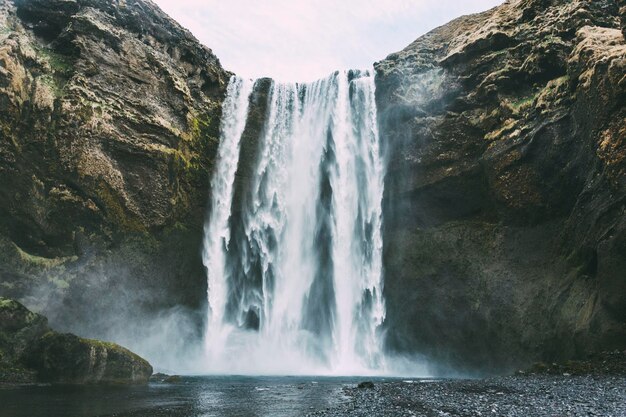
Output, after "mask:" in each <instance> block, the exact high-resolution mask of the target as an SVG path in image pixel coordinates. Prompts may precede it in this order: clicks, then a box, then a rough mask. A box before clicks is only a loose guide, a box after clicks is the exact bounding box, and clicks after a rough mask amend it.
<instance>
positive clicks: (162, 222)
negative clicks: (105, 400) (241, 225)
mask: <svg viewBox="0 0 626 417" xmlns="http://www.w3.org/2000/svg"><path fill="white" fill-rule="evenodd" d="M229 76H230V74H228V73H227V72H225V71H224V70H223V69H222V68H221V66H220V63H219V61H218V60H217V58H216V57H215V56H214V55H213V54H212V52H211V51H210V50H209V49H207V48H205V47H203V46H202V45H201V44H200V43H199V42H198V41H197V40H196V39H195V38H193V36H192V35H191V34H190V33H189V32H188V31H186V30H185V29H183V28H182V27H181V26H180V25H178V24H177V23H176V22H174V21H173V20H171V19H170V18H169V17H167V16H166V15H165V14H164V13H163V12H162V11H161V10H160V9H158V7H157V6H156V5H155V4H154V3H152V2H151V1H148V0H145V1H144V0H126V1H122V0H119V1H118V0H3V1H1V2H0V184H2V186H1V187H0V295H5V296H10V297H14V298H19V299H20V300H22V301H24V302H26V303H27V304H28V305H31V306H35V307H37V308H38V310H42V311H44V312H45V313H46V315H48V317H49V318H50V320H51V322H52V323H54V324H57V325H59V326H62V327H63V328H64V329H68V330H73V331H81V332H82V331H86V330H89V332H90V333H91V334H98V335H105V334H106V332H107V331H108V329H115V328H116V327H118V325H120V326H122V325H123V324H124V323H123V322H119V323H116V322H112V321H111V316H112V315H113V318H116V317H128V316H132V315H134V316H138V315H141V314H151V312H154V311H156V310H160V309H164V308H168V307H173V306H178V305H184V306H188V307H190V308H192V309H193V308H198V307H200V306H201V305H202V303H203V302H204V299H205V296H204V295H203V293H204V291H203V290H202V288H205V289H206V279H205V275H204V271H203V266H202V262H201V258H200V251H199V247H200V246H201V239H202V224H203V219H204V215H205V211H206V202H207V193H208V189H209V176H210V173H211V171H212V166H213V160H214V156H215V153H216V149H217V144H218V136H219V132H218V131H219V119H220V115H221V102H222V100H223V96H224V94H225V87H226V84H227V81H228V78H229ZM112 312H114V314H113V313H112ZM81 318H82V319H81Z"/></svg>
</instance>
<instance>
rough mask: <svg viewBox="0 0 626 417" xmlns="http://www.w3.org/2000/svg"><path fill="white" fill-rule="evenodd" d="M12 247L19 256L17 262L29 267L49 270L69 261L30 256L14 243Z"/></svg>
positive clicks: (66, 259)
mask: <svg viewBox="0 0 626 417" xmlns="http://www.w3.org/2000/svg"><path fill="white" fill-rule="evenodd" d="M12 245H13V247H14V248H15V250H16V252H17V255H18V256H19V260H20V261H21V262H22V263H24V264H27V265H28V266H31V267H36V268H40V269H50V268H54V267H56V266H59V265H62V264H63V263H65V262H67V261H68V260H70V259H69V258H44V257H42V256H36V255H31V254H30V253H27V252H25V251H24V250H23V249H22V248H20V247H19V246H17V245H16V244H15V243H13V244H12Z"/></svg>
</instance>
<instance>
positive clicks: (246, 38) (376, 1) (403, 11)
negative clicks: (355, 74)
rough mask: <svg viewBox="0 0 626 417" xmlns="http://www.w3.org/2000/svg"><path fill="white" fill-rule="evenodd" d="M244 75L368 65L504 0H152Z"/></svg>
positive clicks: (307, 76)
mask: <svg viewBox="0 0 626 417" xmlns="http://www.w3.org/2000/svg"><path fill="white" fill-rule="evenodd" d="M155 1H156V3H157V4H158V5H159V6H161V8H162V9H163V10H164V11H165V12H167V13H168V14H169V15H170V16H171V17H173V18H174V19H176V20H177V21H178V22H179V23H181V24H182V25H183V26H184V27H186V28H187V29H189V30H190V31H191V32H192V33H193V34H194V35H195V36H196V37H197V38H198V39H199V40H200V41H201V42H202V43H203V44H205V45H207V46H208V47H209V48H211V49H212V50H213V52H214V53H215V54H216V55H217V57H218V58H219V59H220V61H221V63H222V65H223V66H224V67H225V68H226V69H227V70H229V71H232V72H234V73H236V74H238V75H240V76H244V77H248V78H259V77H263V76H269V77H272V78H274V79H277V80H280V81H312V80H315V79H318V78H322V77H325V76H326V75H328V74H330V73H331V72H333V71H335V70H338V69H348V68H370V67H371V66H372V64H373V63H374V62H375V61H379V60H381V59H383V58H385V57H386V56H387V55H389V54H390V53H392V52H396V51H399V50H401V49H403V48H404V47H405V46H407V45H408V44H409V43H411V42H412V41H414V40H415V39H417V38H418V37H419V36H420V35H422V34H424V33H426V32H427V31H429V30H431V29H434V28H435V27H437V26H440V25H442V24H444V23H446V22H448V21H450V20H452V19H454V18H456V17H459V16H461V15H464V14H468V13H475V12H480V11H483V10H487V9H489V8H491V7H493V6H496V5H498V4H500V3H502V2H503V0H155Z"/></svg>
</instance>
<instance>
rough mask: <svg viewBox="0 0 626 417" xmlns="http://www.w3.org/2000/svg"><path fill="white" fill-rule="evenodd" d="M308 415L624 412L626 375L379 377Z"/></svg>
mask: <svg viewBox="0 0 626 417" xmlns="http://www.w3.org/2000/svg"><path fill="white" fill-rule="evenodd" d="M344 391H345V394H346V395H347V396H348V397H349V398H350V399H349V400H348V401H347V402H346V403H345V404H342V405H340V406H338V407H336V408H334V409H327V410H322V411H316V412H314V413H312V414H309V415H310V416H342V417H346V416H377V417H378V416H426V417H435V416H437V417H441V416H462V417H465V416H523V417H527V416H551V417H553V416H614V417H617V416H626V377H625V376H551V375H541V376H534V375H533V376H515V377H505V378H494V379H486V380H443V381H405V382H383V383H376V384H375V386H374V388H370V389H362V388H361V389H359V388H356V387H354V388H345V389H344Z"/></svg>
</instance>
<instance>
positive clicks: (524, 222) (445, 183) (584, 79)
mask: <svg viewBox="0 0 626 417" xmlns="http://www.w3.org/2000/svg"><path fill="white" fill-rule="evenodd" d="M621 16H622V17H623V9H622V13H621ZM621 28H623V20H620V12H619V8H618V2H616V1H613V0H593V1H591V0H578V1H564V0H563V1H559V0H551V1H540V0H512V1H509V2H506V3H505V4H503V5H502V6H499V7H497V8H495V9H492V10H490V11H487V12H484V13H481V14H477V15H472V16H466V17H462V18H460V19H457V20H455V21H453V22H451V23H449V24H448V25H445V26H443V27H441V28H439V29H436V30H434V31H433V32H431V33H429V34H427V35H425V36H423V37H422V38H420V39H418V40H417V41H415V42H414V43H413V44H411V45H410V46H408V47H407V48H406V49H405V50H403V51H401V52H398V53H396V54H392V55H390V56H389V57H388V58H387V59H385V60H384V61H382V62H379V63H377V64H376V70H377V88H378V89H377V102H378V108H379V118H380V124H381V132H382V135H383V141H384V142H385V143H386V146H387V149H386V151H387V155H388V158H389V172H388V174H387V179H386V195H385V198H384V210H385V222H386V225H385V231H384V238H385V244H386V247H385V255H384V257H385V259H384V262H385V270H386V284H385V285H386V287H385V291H386V297H387V307H388V315H387V321H386V323H387V331H388V333H387V334H388V336H389V337H388V345H389V347H390V348H393V349H396V350H399V351H403V352H406V351H409V352H416V351H417V352H419V353H422V354H424V355H426V356H427V357H430V358H431V359H435V360H437V361H438V362H439V363H440V364H442V365H446V364H447V365H453V366H455V368H457V369H463V368H465V369H467V370H483V371H502V370H506V369H513V368H514V367H515V366H517V365H524V364H528V363H529V361H532V360H547V361H551V360H562V359H567V358H572V357H584V356H585V355H586V354H588V353H593V352H599V351H602V350H613V349H616V348H619V349H624V348H625V347H626V220H625V219H626V215H625V214H626V107H625V103H626V76H625V74H626V43H625V41H624V37H623V33H622V30H621Z"/></svg>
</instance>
